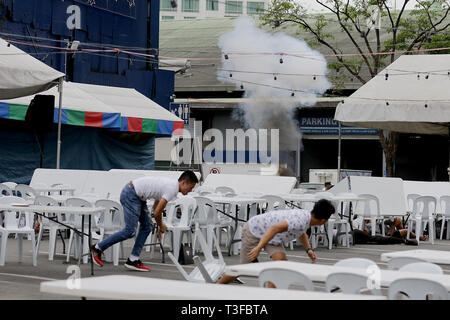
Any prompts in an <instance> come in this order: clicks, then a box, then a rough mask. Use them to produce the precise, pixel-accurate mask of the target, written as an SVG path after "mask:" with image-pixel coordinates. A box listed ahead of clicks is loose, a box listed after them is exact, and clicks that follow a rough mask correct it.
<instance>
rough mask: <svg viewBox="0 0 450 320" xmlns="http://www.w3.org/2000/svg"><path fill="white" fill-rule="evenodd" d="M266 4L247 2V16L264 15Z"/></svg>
mask: <svg viewBox="0 0 450 320" xmlns="http://www.w3.org/2000/svg"><path fill="white" fill-rule="evenodd" d="M263 12H264V2H250V1H249V2H247V14H262V13H263Z"/></svg>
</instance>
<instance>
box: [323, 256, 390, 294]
mask: <svg viewBox="0 0 450 320" xmlns="http://www.w3.org/2000/svg"><path fill="white" fill-rule="evenodd" d="M334 265H335V266H337V267H348V268H358V269H365V270H366V271H367V274H368V276H369V275H370V274H373V273H374V272H375V271H376V269H378V266H377V264H376V263H375V262H374V261H372V260H369V259H366V258H348V259H343V260H339V261H338V262H336V263H335V264H334ZM368 276H362V275H360V274H356V273H351V272H335V273H331V274H330V275H328V277H327V279H326V281H325V286H326V291H327V292H336V291H337V290H339V289H340V290H341V291H342V293H348V294H361V293H362V292H365V291H368V292H370V294H372V295H381V290H380V289H379V288H376V287H375V286H374V287H373V288H368V284H369V283H371V282H370V281H368Z"/></svg>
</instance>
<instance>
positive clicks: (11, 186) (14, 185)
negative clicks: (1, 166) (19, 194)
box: [2, 181, 17, 190]
mask: <svg viewBox="0 0 450 320" xmlns="http://www.w3.org/2000/svg"><path fill="white" fill-rule="evenodd" d="M2 184H4V185H5V186H7V187H8V188H10V189H11V190H14V189H15V188H16V186H17V183H15V182H11V181H6V182H3V183H2Z"/></svg>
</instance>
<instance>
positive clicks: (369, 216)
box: [355, 194, 386, 236]
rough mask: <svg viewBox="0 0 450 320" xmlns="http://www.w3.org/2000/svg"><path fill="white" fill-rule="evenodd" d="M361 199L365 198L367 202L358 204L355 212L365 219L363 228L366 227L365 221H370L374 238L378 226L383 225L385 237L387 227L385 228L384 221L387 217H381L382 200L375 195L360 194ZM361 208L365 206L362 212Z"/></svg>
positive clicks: (382, 230)
mask: <svg viewBox="0 0 450 320" xmlns="http://www.w3.org/2000/svg"><path fill="white" fill-rule="evenodd" d="M359 197H361V198H364V199H365V200H360V201H357V202H356V208H355V211H357V212H358V213H361V215H362V217H363V225H362V228H364V226H365V221H366V220H370V226H371V233H372V236H374V235H375V233H376V227H377V224H378V223H380V224H381V234H382V235H383V236H384V235H385V227H384V220H386V219H385V217H384V216H382V215H381V212H380V200H379V199H378V197H377V196H375V195H373V194H360V195H359ZM359 206H363V208H362V212H361V211H358V210H359V208H358V207H359Z"/></svg>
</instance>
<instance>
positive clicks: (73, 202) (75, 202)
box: [66, 198, 95, 228]
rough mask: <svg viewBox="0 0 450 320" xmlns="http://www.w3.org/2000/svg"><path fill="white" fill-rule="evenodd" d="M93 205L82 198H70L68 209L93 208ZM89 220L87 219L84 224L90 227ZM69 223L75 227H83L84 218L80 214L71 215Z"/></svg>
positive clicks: (67, 204) (67, 203) (67, 202)
mask: <svg viewBox="0 0 450 320" xmlns="http://www.w3.org/2000/svg"><path fill="white" fill-rule="evenodd" d="M92 206H93V205H92V204H91V203H90V202H89V201H86V200H84V199H80V198H69V199H67V200H66V207H92ZM87 220H88V219H85V222H84V224H85V225H88V221H87ZM68 221H69V222H71V223H73V224H74V226H75V227H79V228H80V227H81V221H82V216H81V215H78V214H69V218H68ZM92 222H93V224H95V219H92Z"/></svg>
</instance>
